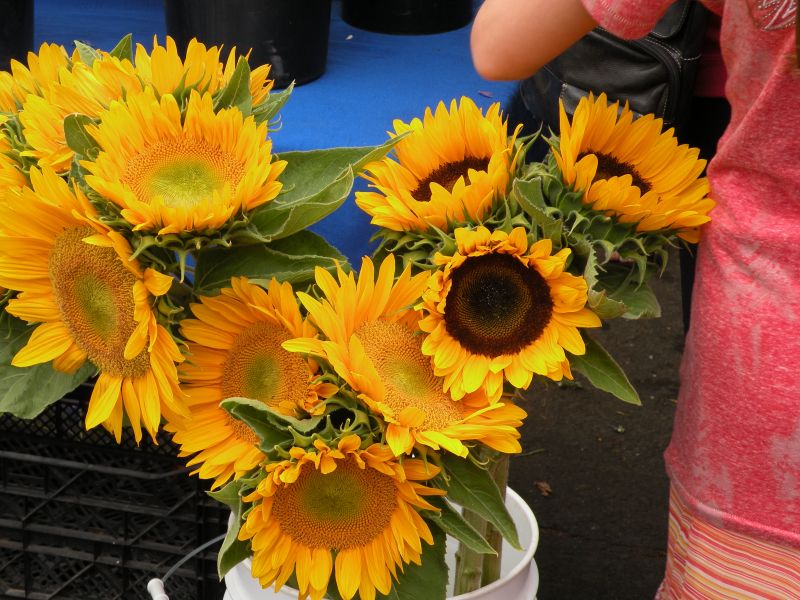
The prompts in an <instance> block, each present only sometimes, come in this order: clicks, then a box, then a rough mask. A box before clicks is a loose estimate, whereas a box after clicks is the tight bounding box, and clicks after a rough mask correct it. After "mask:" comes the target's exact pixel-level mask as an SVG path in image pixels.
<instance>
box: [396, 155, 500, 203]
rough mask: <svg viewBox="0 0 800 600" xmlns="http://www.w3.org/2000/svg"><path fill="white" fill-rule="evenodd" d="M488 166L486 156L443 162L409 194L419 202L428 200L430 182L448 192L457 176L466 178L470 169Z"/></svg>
mask: <svg viewBox="0 0 800 600" xmlns="http://www.w3.org/2000/svg"><path fill="white" fill-rule="evenodd" d="M488 167H489V159H488V158H475V157H474V156H468V157H466V158H465V159H464V160H460V161H458V162H452V163H445V164H443V165H442V166H441V167H438V168H437V169H436V170H434V171H433V172H432V173H431V174H430V175H428V176H427V177H426V178H425V179H423V180H422V181H420V182H419V185H418V186H417V189H415V190H414V191H413V192H411V195H412V196H414V199H415V200H417V201H419V202H429V201H430V199H431V183H438V184H439V185H440V186H442V187H443V188H444V189H446V190H447V191H448V192H449V191H452V190H453V186H454V185H455V184H456V181H458V178H459V177H464V179H466V178H467V173H468V172H469V170H470V169H473V170H475V171H485V170H486V169H487V168H488Z"/></svg>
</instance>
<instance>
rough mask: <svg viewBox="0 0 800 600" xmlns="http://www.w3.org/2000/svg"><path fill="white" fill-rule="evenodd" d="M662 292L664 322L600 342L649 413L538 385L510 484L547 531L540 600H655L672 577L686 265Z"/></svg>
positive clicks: (589, 391) (621, 326)
mask: <svg viewBox="0 0 800 600" xmlns="http://www.w3.org/2000/svg"><path fill="white" fill-rule="evenodd" d="M653 288H654V289H655V291H656V295H657V296H658V299H659V301H660V303H661V306H662V311H663V313H662V317H661V318H660V319H649V320H642V321H627V320H623V319H617V320H615V321H613V322H612V323H611V324H610V325H609V326H607V327H606V328H604V330H603V331H602V332H599V333H598V334H597V339H598V340H600V341H601V343H603V345H604V346H605V347H606V348H607V349H608V351H609V352H610V353H611V354H612V356H614V357H615V358H616V359H617V361H618V362H619V363H620V364H621V365H622V367H623V369H625V371H626V373H627V374H628V377H629V378H630V380H631V382H632V383H633V385H634V386H635V387H636V389H637V390H638V392H639V395H640V397H641V399H642V404H643V405H642V406H641V407H638V406H632V405H628V404H625V403H623V402H621V401H619V400H616V399H615V398H613V397H611V396H610V395H608V394H605V393H603V392H599V391H597V390H595V389H594V388H592V386H591V385H590V384H588V383H587V382H585V381H582V380H580V376H576V377H578V382H579V383H578V385H574V384H573V385H572V386H570V387H567V386H559V385H558V384H555V383H553V382H549V381H542V380H541V379H539V380H538V381H536V380H534V384H533V385H532V386H531V389H530V390H529V391H528V392H527V394H526V398H525V401H524V402H523V403H522V405H523V407H524V408H525V409H526V410H527V411H528V413H529V417H528V419H527V420H526V423H525V426H524V430H523V448H524V450H523V454H522V455H521V456H518V457H515V458H513V459H512V462H511V481H510V485H511V487H513V488H514V489H515V490H517V491H518V492H519V493H520V494H521V495H522V496H523V497H524V498H525V499H526V500H527V501H528V503H529V504H530V506H531V507H532V509H533V512H534V513H535V515H536V518H537V520H538V522H539V527H540V530H541V538H540V542H539V548H538V550H537V552H536V563H537V565H538V567H539V572H540V586H539V594H538V600H583V599H589V600H593V599H598V600H649V599H651V598H652V597H653V595H654V593H655V591H656V589H657V588H658V585H659V583H660V581H661V577H662V574H663V569H664V561H665V556H666V555H665V548H666V531H667V500H668V481H667V477H666V474H665V472H664V463H663V459H662V453H663V451H664V449H665V448H666V446H667V444H668V443H669V436H670V430H671V427H672V417H673V413H674V409H675V399H676V397H677V394H678V365H679V361H680V354H681V351H682V346H683V329H682V322H681V307H680V283H679V265H678V257H677V254H673V255H672V256H671V260H670V262H669V265H668V269H667V271H666V272H665V274H664V275H663V277H662V278H661V279H660V280H659V281H655V282H654V283H653ZM509 600H522V599H509Z"/></svg>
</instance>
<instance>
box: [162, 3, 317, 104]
mask: <svg viewBox="0 0 800 600" xmlns="http://www.w3.org/2000/svg"><path fill="white" fill-rule="evenodd" d="M164 8H165V13H166V21H167V34H168V35H170V36H172V37H173V38H174V39H175V43H176V44H177V45H178V48H179V49H180V50H181V51H183V50H185V49H186V46H187V44H188V43H189V40H191V39H192V38H193V37H196V38H197V39H198V40H199V41H201V42H203V43H204V44H206V45H220V44H223V45H224V46H225V48H231V47H232V46H236V48H237V52H240V53H242V54H244V53H246V52H247V51H248V50H250V49H252V51H253V52H252V54H251V55H250V61H249V62H250V66H251V67H255V66H258V65H261V64H264V63H269V64H271V65H272V69H271V70H270V78H271V79H273V80H274V81H275V87H278V88H283V87H286V86H287V85H289V84H290V83H291V82H292V81H294V82H295V85H300V84H303V83H307V82H309V81H313V80H314V79H317V78H318V77H319V76H320V75H322V74H323V73H324V72H325V65H326V63H327V60H328V34H329V30H330V22H331V0H225V1H224V2H221V1H219V0H164Z"/></svg>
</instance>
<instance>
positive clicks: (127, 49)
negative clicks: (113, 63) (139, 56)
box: [109, 33, 133, 61]
mask: <svg viewBox="0 0 800 600" xmlns="http://www.w3.org/2000/svg"><path fill="white" fill-rule="evenodd" d="M131 38H132V36H131V34H130V33H129V34H128V35H126V36H125V37H123V38H122V39H121V40H120V41H119V42H117V45H116V46H114V47H113V48H112V49H111V51H110V52H109V54H110V55H111V56H113V57H115V58H118V59H120V60H130V61H132V60H133V44H132V43H131Z"/></svg>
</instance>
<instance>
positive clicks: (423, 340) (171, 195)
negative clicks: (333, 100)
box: [0, 38, 713, 600]
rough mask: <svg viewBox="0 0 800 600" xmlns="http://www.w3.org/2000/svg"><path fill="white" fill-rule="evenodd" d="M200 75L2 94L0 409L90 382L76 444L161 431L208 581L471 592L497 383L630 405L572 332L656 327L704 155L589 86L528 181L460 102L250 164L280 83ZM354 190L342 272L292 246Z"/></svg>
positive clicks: (603, 364) (96, 76)
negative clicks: (201, 494)
mask: <svg viewBox="0 0 800 600" xmlns="http://www.w3.org/2000/svg"><path fill="white" fill-rule="evenodd" d="M221 59H222V54H221V49H220V48H216V47H211V48H207V47H205V46H204V45H202V44H200V43H198V42H196V41H193V42H191V43H190V44H189V47H188V49H187V52H186V54H185V56H180V55H179V54H178V53H177V51H176V49H175V45H174V43H172V40H170V39H169V38H168V39H167V41H166V44H165V45H164V46H161V45H159V43H158V41H157V40H155V41H154V42H153V45H152V47H151V48H145V47H143V46H142V45H137V46H136V47H135V48H133V46H132V44H131V40H130V38H125V39H123V40H122V41H121V42H120V43H119V44H118V45H117V46H116V47H115V48H114V49H113V50H111V51H110V52H104V51H100V50H96V49H93V48H90V47H88V46H86V45H82V44H78V45H77V47H76V49H75V51H73V52H72V53H71V54H69V53H67V52H66V50H65V49H64V48H61V47H58V46H52V45H43V46H42V47H41V49H40V51H39V53H38V54H31V55H30V56H29V58H28V62H27V65H22V64H20V63H15V64H14V65H13V66H12V71H11V72H10V73H2V74H0V111H2V113H0V127H1V128H2V136H0V145H2V149H1V150H2V151H1V152H0V286H3V288H4V290H5V291H4V296H3V303H2V308H3V311H2V326H3V333H4V335H3V337H2V340H3V345H2V356H3V363H2V364H0V370H2V373H3V377H1V378H0V382H2V383H0V411H4V412H11V413H13V414H15V415H17V416H22V417H26V418H33V417H35V416H36V415H37V414H38V413H39V412H40V411H41V410H42V409H43V408H44V407H46V406H47V405H48V404H50V403H53V402H55V401H57V400H58V399H59V398H60V397H61V396H62V395H63V394H64V393H66V392H68V391H69V390H71V389H73V388H74V387H75V386H76V385H78V384H80V383H81V382H83V381H85V380H87V378H90V377H94V391H93V394H92V397H91V399H90V401H89V403H88V407H87V409H86V427H87V429H88V428H92V427H96V426H102V427H104V428H105V429H107V430H108V431H109V432H110V433H111V434H112V435H114V436H116V438H117V440H119V439H120V438H121V436H122V433H123V429H124V428H130V430H131V431H132V435H133V436H134V437H135V439H136V440H137V441H139V440H141V439H142V437H143V436H144V435H148V436H150V437H153V438H155V435H156V433H157V432H158V431H159V429H160V428H163V429H165V430H166V431H168V432H170V433H171V434H172V436H173V440H174V441H175V443H176V444H178V445H179V447H180V452H181V455H182V456H185V457H187V458H188V462H187V464H188V465H189V466H191V467H193V468H194V471H193V473H194V474H196V475H198V476H199V477H201V478H204V479H207V480H209V481H210V482H211V486H212V488H213V489H214V491H212V492H211V494H212V496H213V497H215V498H216V499H218V500H220V501H221V502H224V503H225V504H227V505H229V506H230V507H231V512H232V520H231V526H230V528H229V532H228V536H227V537H226V539H225V541H224V542H223V545H222V548H221V549H220V552H219V561H218V566H219V571H220V575H221V576H224V575H225V574H226V573H227V572H228V571H229V570H230V569H231V568H233V567H234V566H235V565H238V564H239V563H241V562H242V561H244V560H246V559H249V561H250V563H249V564H250V569H251V572H252V575H253V577H254V578H256V579H258V581H259V582H260V583H261V585H262V586H264V587H267V586H274V587H275V589H279V588H281V587H282V586H284V585H290V586H291V587H293V588H295V589H296V590H297V593H298V598H308V597H310V598H312V599H314V600H320V599H322V598H324V597H326V596H328V597H333V598H340V597H341V598H344V599H346V600H350V599H351V598H355V597H357V598H361V599H363V600H371V599H373V598H397V599H410V598H426V599H431V600H436V599H443V598H445V596H446V595H447V594H448V591H447V581H448V577H449V578H450V579H451V580H454V581H455V593H461V592H466V591H470V590H473V589H476V588H478V587H480V586H481V585H485V584H487V583H488V582H490V581H492V580H493V579H496V578H497V577H498V568H499V567H498V565H499V562H498V555H499V552H500V547H501V545H500V541H501V540H502V538H505V539H506V540H507V541H508V542H509V543H510V544H511V545H512V546H514V545H519V541H518V539H517V535H516V532H515V528H514V523H513V520H512V519H511V517H510V516H509V514H508V511H507V509H506V507H505V504H504V502H503V495H504V492H505V479H506V475H507V468H508V466H507V465H508V463H507V457H508V455H509V454H513V453H517V452H520V450H521V447H520V443H519V438H520V433H519V429H520V427H521V425H522V422H523V419H524V417H525V412H524V411H523V410H522V409H521V408H520V407H518V406H517V405H516V403H515V398H516V397H517V394H518V393H519V390H525V389H526V388H528V386H529V385H530V384H531V381H532V380H533V378H534V377H540V378H547V379H551V380H554V381H561V380H563V379H571V378H572V377H573V371H576V372H579V373H581V374H583V375H584V376H585V377H586V378H587V379H588V381H589V382H591V383H592V384H593V385H595V386H597V387H599V388H601V389H603V390H606V391H608V392H610V393H612V394H614V395H616V396H618V397H619V398H621V399H622V400H624V401H627V402H633V403H638V401H639V400H638V396H637V394H636V392H635V390H634V389H633V388H632V387H631V385H630V383H629V382H628V380H627V378H626V377H625V375H624V373H623V372H622V370H621V368H620V367H619V366H618V365H617V364H616V362H615V361H614V360H613V359H612V358H611V357H610V356H609V355H608V354H607V353H606V352H605V351H604V350H603V348H602V347H601V346H600V345H599V344H598V343H597V342H595V341H593V340H592V339H591V337H590V336H589V333H588V330H590V329H592V328H597V327H600V326H601V325H602V321H603V320H608V319H612V318H616V317H626V318H639V317H652V316H657V315H658V312H659V309H658V303H657V301H656V299H655V297H654V296H653V294H652V293H651V292H650V290H649V288H648V286H647V281H648V278H649V277H651V276H652V275H653V274H654V273H657V272H658V271H659V269H662V268H663V266H664V264H665V261H666V259H667V255H668V247H669V246H670V245H674V244H677V243H678V242H679V241H680V240H688V241H696V240H697V238H698V235H699V228H700V226H701V225H702V224H703V223H705V222H706V221H708V216H707V213H708V211H709V210H710V209H711V208H712V207H713V201H711V200H710V199H709V198H708V197H707V193H708V185H707V183H706V181H705V179H703V178H701V177H700V175H701V172H702V170H703V167H704V162H703V161H701V160H698V157H697V151H695V150H692V149H689V148H687V147H685V146H680V145H679V144H678V143H677V141H676V139H675V137H674V135H673V132H672V131H666V132H662V131H661V122H660V121H659V120H657V119H654V118H653V117H652V116H644V117H640V118H637V119H634V116H633V115H632V114H631V112H630V111H629V110H628V109H627V107H622V108H620V107H619V106H618V105H616V104H609V103H608V102H607V100H606V98H605V97H604V96H602V95H601V96H600V97H598V98H595V97H593V96H589V97H588V98H585V99H584V100H582V101H581V103H580V105H579V106H578V109H577V110H576V112H575V114H574V116H573V118H572V119H571V120H570V119H568V118H567V116H566V115H565V114H564V113H563V109H562V123H561V129H560V131H559V132H558V133H557V134H556V135H553V136H552V137H551V138H550V139H549V142H550V144H551V147H552V152H551V153H550V155H549V156H548V157H547V159H546V160H545V161H544V162H541V163H527V162H526V161H525V153H526V150H527V148H528V145H529V144H530V143H531V142H532V140H531V139H522V138H520V137H519V134H518V131H511V132H509V131H508V125H507V123H506V122H505V121H504V120H503V117H502V115H501V113H500V110H499V106H498V105H494V106H492V107H491V108H490V109H489V110H488V111H487V112H486V114H483V113H482V111H480V110H479V109H478V108H477V107H476V106H475V104H474V103H473V102H472V101H470V100H469V99H466V98H464V99H462V100H461V101H460V102H456V101H453V102H452V103H451V104H450V106H449V107H447V106H445V105H444V104H440V105H439V106H438V107H437V108H436V109H435V110H434V111H432V110H430V109H428V110H427V111H425V114H424V117H423V118H421V119H414V120H412V121H411V122H410V123H404V122H401V121H396V122H395V123H394V131H393V132H391V134H390V136H389V139H388V140H387V141H386V143H385V144H383V145H380V146H376V147H368V148H336V149H329V150H318V151H310V152H286V153H282V154H281V155H280V156H275V155H273V153H272V146H271V142H270V138H269V132H270V131H271V129H272V128H273V127H274V124H275V123H276V121H277V120H278V118H279V110H280V108H281V106H282V105H283V104H284V102H286V101H287V99H288V98H289V95H290V94H291V87H290V88H287V89H286V90H285V91H283V92H281V93H272V91H271V82H270V80H269V66H260V67H257V68H255V69H252V70H251V68H250V66H249V65H248V62H247V60H246V59H245V58H244V57H238V58H237V55H236V50H235V48H234V49H232V50H231V51H230V52H229V54H228V56H227V58H226V59H225V60H224V61H222V60H221ZM358 173H361V176H363V177H364V178H366V179H367V180H368V181H369V183H370V188H369V190H368V191H364V192H357V193H356V203H357V204H358V206H359V207H361V208H362V209H363V210H364V211H366V212H367V213H369V214H370V215H371V216H372V222H373V223H374V224H375V225H376V226H377V228H378V229H377V233H376V235H375V239H376V241H377V244H376V250H375V253H374V255H373V257H372V258H368V257H365V258H364V259H363V260H362V261H361V264H360V265H359V268H358V271H356V270H354V269H353V268H352V267H351V266H350V265H349V264H348V262H347V260H346V259H345V257H344V256H342V255H341V254H340V253H339V252H338V251H336V249H335V248H333V247H332V246H331V245H330V244H329V243H328V242H326V241H325V240H324V239H322V238H321V237H320V236H318V235H316V234H314V233H312V232H311V231H309V230H308V227H309V226H310V225H312V224H313V223H315V222H316V221H318V220H319V219H321V218H323V217H325V216H326V215H328V214H330V213H331V212H332V211H334V210H336V209H337V208H338V207H339V206H340V205H341V204H342V203H343V202H344V201H345V200H346V199H347V198H348V196H349V194H350V191H351V188H352V184H353V180H354V177H355V176H356V174H358ZM460 509H463V512H462V510H460ZM447 535H449V536H451V537H452V538H454V539H456V540H458V541H459V542H460V549H459V552H458V554H457V560H456V563H457V564H456V568H455V574H451V575H448V567H447V566H446V564H445V562H444V559H443V557H444V552H445V538H446V536H447Z"/></svg>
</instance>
